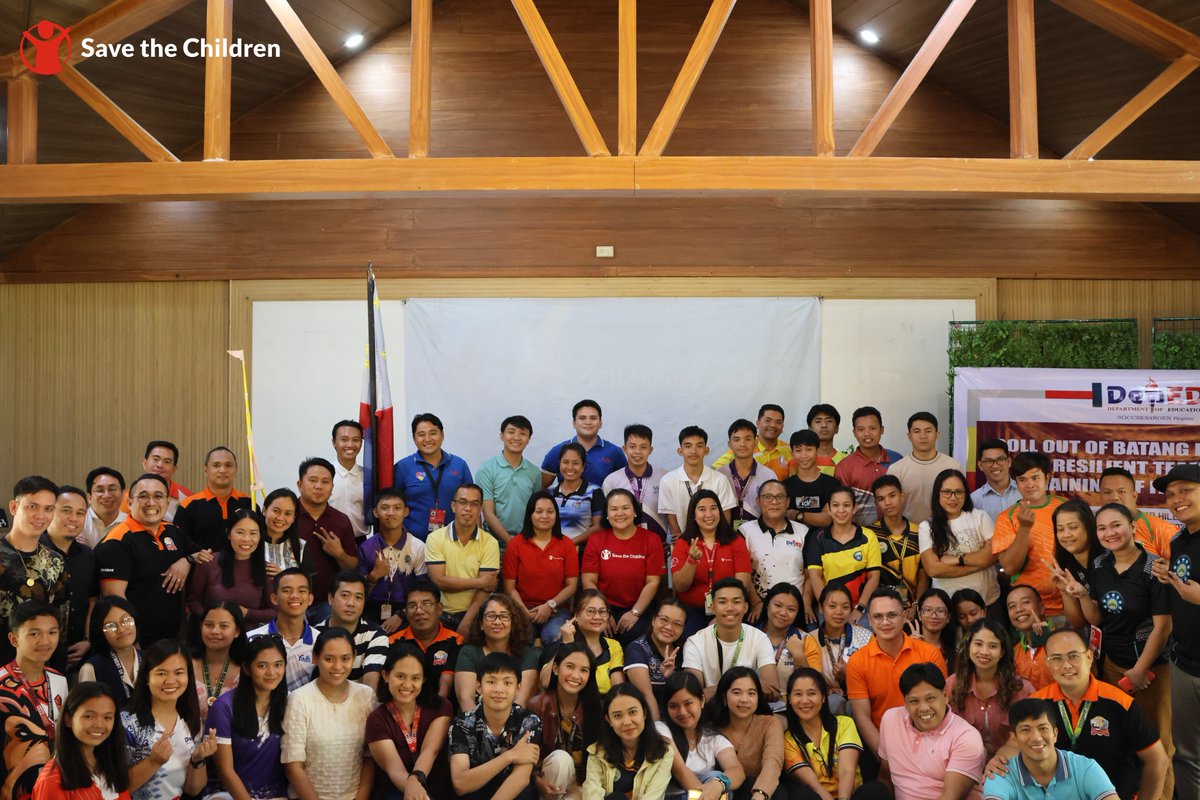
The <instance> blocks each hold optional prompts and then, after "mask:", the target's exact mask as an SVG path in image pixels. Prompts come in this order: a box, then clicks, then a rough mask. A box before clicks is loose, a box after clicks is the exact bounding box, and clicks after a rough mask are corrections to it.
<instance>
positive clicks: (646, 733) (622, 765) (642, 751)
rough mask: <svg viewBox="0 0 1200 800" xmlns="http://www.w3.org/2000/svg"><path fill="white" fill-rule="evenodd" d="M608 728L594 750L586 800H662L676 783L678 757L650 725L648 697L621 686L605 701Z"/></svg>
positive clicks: (604, 726)
mask: <svg viewBox="0 0 1200 800" xmlns="http://www.w3.org/2000/svg"><path fill="white" fill-rule="evenodd" d="M603 713H604V724H602V725H600V726H598V727H599V732H598V733H597V737H596V743H595V744H593V745H591V747H589V748H588V753H589V755H590V756H591V757H590V758H589V759H588V762H587V764H588V766H587V778H586V779H585V780H584V782H583V800H615V798H620V799H621V800H625V799H626V798H628V800H659V799H660V798H662V797H663V796H664V795H665V794H666V792H667V786H668V784H669V783H670V780H671V764H672V762H673V760H674V753H673V752H672V750H671V747H670V745H668V744H667V742H666V740H665V739H663V738H662V736H660V735H659V733H658V732H657V731H656V730H655V728H654V725H653V724H652V722H651V721H650V709H649V707H648V706H647V705H646V698H645V696H643V695H642V693H641V692H640V691H638V688H637V687H636V686H633V685H632V684H628V683H626V684H621V685H619V686H615V687H613V690H612V691H611V692H609V693H608V696H606V697H605V698H604V708H603Z"/></svg>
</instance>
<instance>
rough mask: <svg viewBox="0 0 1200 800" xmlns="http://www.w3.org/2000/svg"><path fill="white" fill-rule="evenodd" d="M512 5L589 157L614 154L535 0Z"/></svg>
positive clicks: (515, 1) (517, 0)
mask: <svg viewBox="0 0 1200 800" xmlns="http://www.w3.org/2000/svg"><path fill="white" fill-rule="evenodd" d="M512 4H513V8H514V9H516V11H517V16H519V17H520V18H521V24H522V25H524V26H525V33H527V34H528V35H529V41H530V42H532V43H533V49H534V50H535V51H537V55H538V59H539V60H540V61H541V62H542V67H544V68H545V70H546V74H547V75H548V76H550V83H552V84H553V85H554V91H555V92H557V93H558V99H559V100H560V101H562V104H563V108H565V109H566V110H567V116H568V117H569V118H570V120H571V125H572V127H574V128H575V133H576V134H577V135H578V136H579V141H581V142H583V149H584V150H585V151H587V154H588V155H589V156H607V155H610V153H609V151H608V145H606V144H605V143H604V137H603V136H601V135H600V129H599V128H597V127H596V120H595V119H593V118H592V112H591V111H589V110H588V107H587V103H585V102H584V100H583V95H582V94H580V93H579V87H578V86H576V85H575V79H574V78H572V77H571V71H570V70H569V69H567V63H566V62H565V61H563V57H562V53H560V52H558V47H557V45H555V44H554V38H553V37H552V36H550V31H549V30H548V29H547V28H546V23H545V21H543V20H542V15H541V14H539V13H538V10H537V6H535V5H534V4H533V0H512Z"/></svg>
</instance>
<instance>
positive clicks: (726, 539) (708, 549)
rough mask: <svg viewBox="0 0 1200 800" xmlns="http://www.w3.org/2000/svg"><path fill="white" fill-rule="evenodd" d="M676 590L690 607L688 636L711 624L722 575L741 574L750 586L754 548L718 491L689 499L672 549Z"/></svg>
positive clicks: (703, 493)
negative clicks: (712, 592)
mask: <svg viewBox="0 0 1200 800" xmlns="http://www.w3.org/2000/svg"><path fill="white" fill-rule="evenodd" d="M671 572H672V574H673V575H674V577H675V594H676V596H677V597H678V598H679V599H680V601H681V602H682V603H683V605H684V608H685V609H686V610H687V615H688V618H687V627H686V629H685V630H684V634H685V636H691V635H692V634H693V633H695V632H696V631H698V630H700V629H701V628H703V627H704V626H706V625H708V620H709V617H710V616H712V609H711V606H710V603H711V598H710V595H709V590H710V589H711V588H712V585H713V584H714V583H716V582H717V581H719V580H721V579H722V578H737V579H738V580H740V581H741V582H742V583H744V584H745V585H746V590H747V591H750V592H753V590H752V589H751V588H750V550H749V548H747V547H746V540H745V539H743V538H742V536H741V534H739V533H738V532H736V531H735V530H734V529H733V527H732V526H731V525H730V524H729V522H728V521H727V520H726V519H725V514H724V513H722V511H721V501H720V498H718V497H717V494H716V492H712V491H709V490H708V489H701V490H700V491H698V492H696V493H695V494H694V495H692V500H691V502H690V503H688V510H687V522H686V525H685V527H684V529H683V533H682V534H680V536H679V539H678V541H676V542H675V547H674V548H673V549H672V551H671Z"/></svg>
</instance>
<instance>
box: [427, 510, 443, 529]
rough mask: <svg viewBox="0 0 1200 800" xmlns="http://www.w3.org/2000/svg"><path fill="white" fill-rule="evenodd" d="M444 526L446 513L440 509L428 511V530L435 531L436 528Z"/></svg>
mask: <svg viewBox="0 0 1200 800" xmlns="http://www.w3.org/2000/svg"><path fill="white" fill-rule="evenodd" d="M445 526H446V512H445V510H444V509H441V508H431V509H429V530H430V532H433V531H436V530H437V529H438V528H444V527H445Z"/></svg>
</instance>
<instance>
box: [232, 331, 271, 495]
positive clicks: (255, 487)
mask: <svg viewBox="0 0 1200 800" xmlns="http://www.w3.org/2000/svg"><path fill="white" fill-rule="evenodd" d="M225 352H227V353H229V355H231V356H233V357H234V358H236V359H237V360H238V361H239V362H241V365H242V400H243V402H244V403H245V407H246V453H247V455H248V457H249V460H250V505H251V506H252V507H254V508H255V509H256V510H257V509H258V507H259V506H258V501H257V500H255V499H254V497H255V493H256V492H257V493H258V494H260V495H262V496H263V500H264V501H265V500H266V495H265V492H264V490H263V487H262V484H261V483H260V482H259V471H258V460H257V459H256V458H255V457H254V428H253V427H252V426H251V424H250V381H249V380H248V379H247V378H246V353H245V351H243V350H226V351H225Z"/></svg>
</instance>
